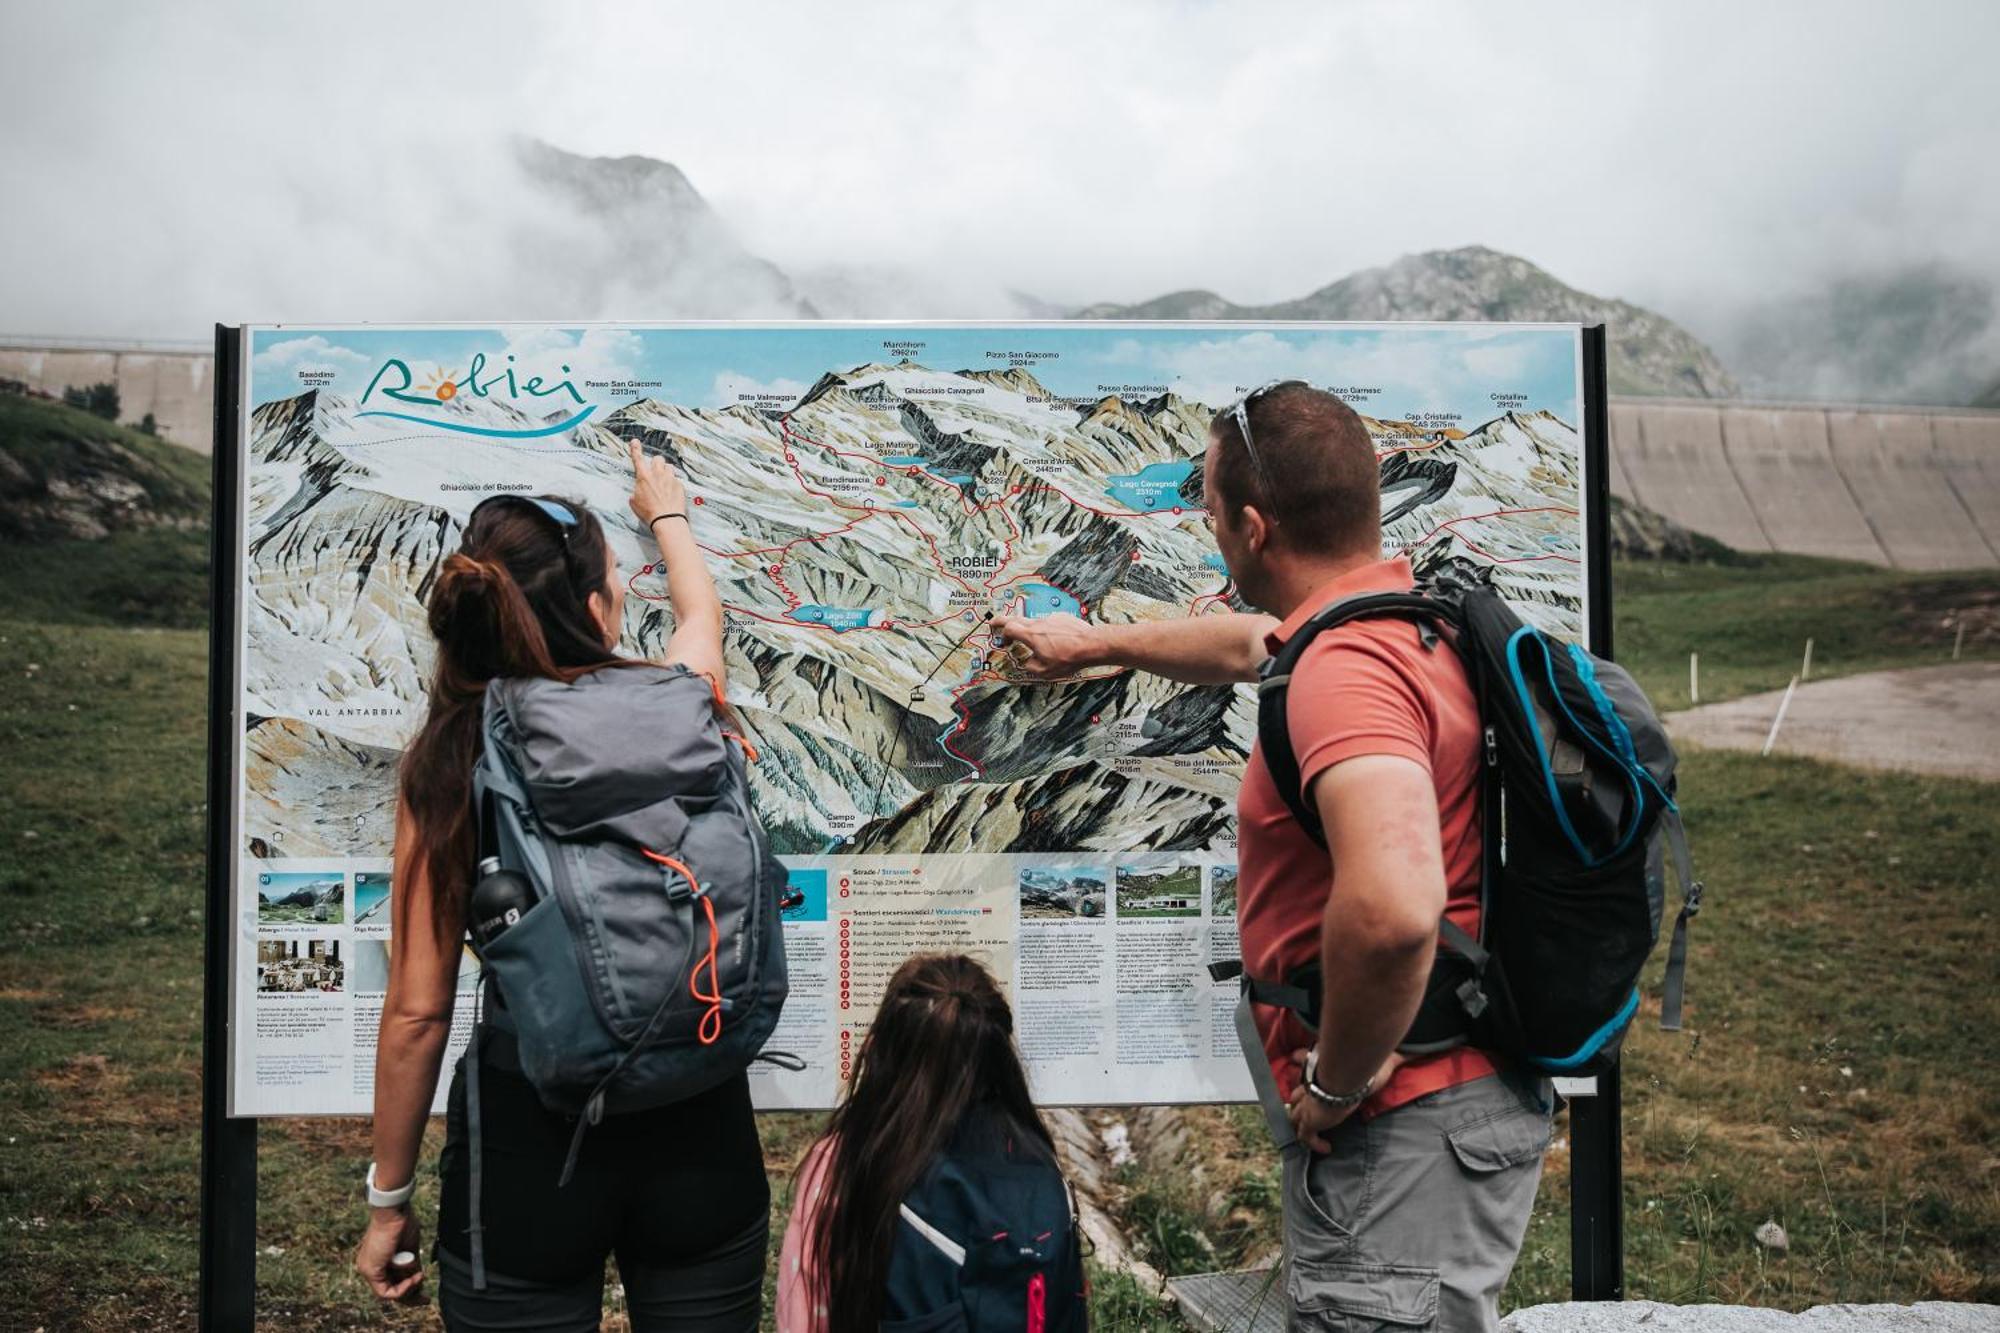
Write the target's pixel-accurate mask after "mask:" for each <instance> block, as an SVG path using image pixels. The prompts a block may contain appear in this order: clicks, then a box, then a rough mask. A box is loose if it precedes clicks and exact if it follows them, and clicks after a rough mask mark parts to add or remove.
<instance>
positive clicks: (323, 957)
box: [257, 935, 347, 995]
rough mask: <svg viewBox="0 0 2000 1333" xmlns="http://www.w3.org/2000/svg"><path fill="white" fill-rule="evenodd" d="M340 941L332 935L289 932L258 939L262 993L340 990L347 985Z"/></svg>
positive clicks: (328, 991) (298, 993)
mask: <svg viewBox="0 0 2000 1333" xmlns="http://www.w3.org/2000/svg"><path fill="white" fill-rule="evenodd" d="M346 973H347V968H346V964H345V963H343V962H342V960H341V956H340V941H339V940H338V939H336V938H334V937H332V936H324V935H315V936H308V937H298V936H288V937H286V938H284V939H275V940H258V941H257V991H258V993H259V994H260V995H270V994H278V995H282V994H294V995H303V994H310V993H313V992H319V993H327V994H337V993H339V992H341V991H344V990H345V989H346V988H347V976H346Z"/></svg>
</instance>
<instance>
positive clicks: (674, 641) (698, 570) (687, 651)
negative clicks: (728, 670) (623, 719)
mask: <svg viewBox="0 0 2000 1333" xmlns="http://www.w3.org/2000/svg"><path fill="white" fill-rule="evenodd" d="M628 443H629V444H630V445H631V449H632V512H633V513H634V514H637V515H638V516H639V521H640V522H641V523H645V524H648V525H650V527H651V529H652V533H653V540H654V541H655V542H656V543H658V545H659V548H660V563H661V565H662V567H663V568H664V569H665V570H666V574H667V600H668V602H670V603H671V604H672V606H673V608H674V633H673V637H672V638H670V639H669V640H667V656H666V660H667V662H668V664H669V665H681V666H685V667H686V668H687V669H688V670H690V671H693V672H697V673H698V674H700V675H704V676H707V677H708V678H709V679H710V680H711V681H713V682H714V683H715V687H716V689H717V690H721V689H722V688H723V686H724V684H725V683H726V682H725V680H724V678H723V673H724V667H723V660H722V599H721V598H720V597H718V596H717V595H716V592H715V580H714V579H712V578H710V577H709V573H708V565H707V563H706V562H705V561H704V560H703V559H702V556H701V547H699V546H697V545H696V544H695V540H694V515H693V513H692V512H691V511H690V510H689V508H688V501H687V488H686V487H685V486H683V485H682V484H681V479H680V477H679V475H678V474H676V473H675V472H674V469H673V467H672V465H670V464H669V463H668V462H667V461H666V460H665V459H664V458H654V457H652V456H651V455H650V454H647V453H646V452H645V451H644V450H642V449H641V448H640V447H639V442H638V441H637V440H632V441H628ZM668 515H676V516H677V517H667V516H668Z"/></svg>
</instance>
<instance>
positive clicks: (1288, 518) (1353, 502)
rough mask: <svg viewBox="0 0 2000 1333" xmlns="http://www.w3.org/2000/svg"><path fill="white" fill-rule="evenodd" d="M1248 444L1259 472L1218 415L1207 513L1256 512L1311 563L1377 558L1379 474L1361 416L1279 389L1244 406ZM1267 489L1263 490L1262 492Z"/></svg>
mask: <svg viewBox="0 0 2000 1333" xmlns="http://www.w3.org/2000/svg"><path fill="white" fill-rule="evenodd" d="M1246 413H1247V415H1248V416H1249V418H1250V439H1251V442H1252V443H1253V444H1254V445H1255V446H1256V449H1257V459H1258V462H1261V463H1262V464H1263V469H1262V471H1261V472H1260V471H1259V469H1258V467H1257V465H1256V463H1253V462H1251V460H1250V455H1249V453H1248V452H1247V451H1246V450H1245V449H1244V447H1243V435H1242V432H1241V431H1239V430H1238V429H1237V426H1236V418H1235V414H1234V413H1233V411H1231V410H1230V409H1227V408H1225V409H1224V410H1223V411H1221V412H1219V413H1217V414H1216V417H1215V422H1214V424H1213V425H1211V426H1210V427H1209V430H1210V433H1211V434H1212V435H1213V436H1214V437H1215V439H1216V441H1217V442H1218V444H1219V445H1220V446H1221V447H1220V448H1219V449H1218V450H1217V452H1216V460H1215V463H1216V466H1215V475H1214V476H1213V477H1211V478H1210V484H1211V485H1213V486H1214V487H1215V488H1216V489H1217V490H1219V491H1220V492H1221V494H1220V495H1210V496H1209V497H1208V498H1207V503H1208V505H1209V507H1210V508H1212V509H1216V508H1220V507H1221V506H1222V505H1224V504H1227V505H1228V506H1229V507H1230V509H1231V510H1240V509H1242V508H1243V506H1245V505H1255V506H1256V507H1257V509H1258V510H1259V511H1261V512H1262V513H1264V514H1265V515H1267V516H1269V517H1271V518H1274V519H1276V520H1277V523H1278V531H1277V537H1278V540H1279V541H1280V542H1282V543H1284V544H1286V545H1289V546H1290V547H1291V548H1292V549H1293V550H1296V551H1304V552H1308V553H1311V554H1315V555H1348V554H1352V553H1355V552H1359V551H1374V550H1379V548H1380V547H1381V544H1382V480H1381V477H1382V474H1381V469H1380V467H1379V465H1378V464H1377V463H1376V461H1375V442H1374V441H1373V440H1371V439H1370V438H1369V436H1368V428H1367V427H1366V426H1364V425H1362V423H1361V416H1360V414H1359V413H1357V412H1356V411H1355V410H1354V409H1353V408H1351V407H1349V406H1348V405H1347V404H1346V403H1344V402H1342V401H1341V400H1340V399H1339V398H1336V397H1335V396H1334V395H1332V394H1330V393H1327V392H1325V391H1323V390H1320V389H1315V388H1313V387H1312V386H1311V385H1309V384H1281V385H1279V386H1277V387H1276V388H1274V389H1269V390H1266V391H1265V392H1263V393H1260V394H1258V395H1257V396H1256V397H1254V398H1252V399H1251V400H1250V403H1249V406H1248V407H1247V409H1246ZM1267 486H1268V489H1267Z"/></svg>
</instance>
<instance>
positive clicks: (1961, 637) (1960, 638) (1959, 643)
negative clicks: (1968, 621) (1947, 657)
mask: <svg viewBox="0 0 2000 1333" xmlns="http://www.w3.org/2000/svg"><path fill="white" fill-rule="evenodd" d="M1964 647H1965V621H1964V620H1963V619H1960V620H1959V622H1958V633H1956V634H1954V635H1952V636H1951V660H1952V661H1954V662H1956V661H1957V660H1958V654H1959V652H1960V651H1961V650H1962V649H1963V648H1964Z"/></svg>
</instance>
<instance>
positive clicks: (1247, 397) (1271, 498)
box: [1229, 380, 1305, 517]
mask: <svg viewBox="0 0 2000 1333" xmlns="http://www.w3.org/2000/svg"><path fill="white" fill-rule="evenodd" d="M1304 383H1305V381H1304V380H1271V381H1269V382H1268V383H1265V384H1260V385H1258V386H1257V387H1256V388H1254V389H1252V390H1251V391H1250V392H1249V393H1246V394H1244V395H1243V396H1242V397H1241V398H1239V399H1237V400H1236V405H1235V406H1234V407H1232V408H1230V409H1229V419H1230V420H1231V421H1234V422H1235V423H1236V433H1237V435H1239V436H1241V437H1242V440H1243V452H1244V453H1246V454H1248V455H1250V466H1252V467H1254V468H1255V469H1257V482H1258V487H1259V489H1260V490H1262V491H1263V493H1264V499H1265V500H1266V501H1267V502H1271V503H1275V502H1276V500H1277V498H1278V488H1277V487H1275V486H1273V485H1272V484H1271V474H1270V473H1269V472H1267V471H1265V470H1264V460H1263V459H1262V458H1261V457H1259V456H1258V453H1257V445H1256V442H1255V441H1253V440H1252V439H1251V438H1250V404H1252V403H1254V402H1256V401H1257V400H1258V399H1259V398H1262V397H1263V396H1264V395H1265V394H1267V393H1269V392H1271V390H1273V389H1289V388H1291V387H1292V386H1293V385H1295V384H1300V385H1302V384H1304ZM1266 517H1269V515H1268V514H1267V515H1266Z"/></svg>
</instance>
